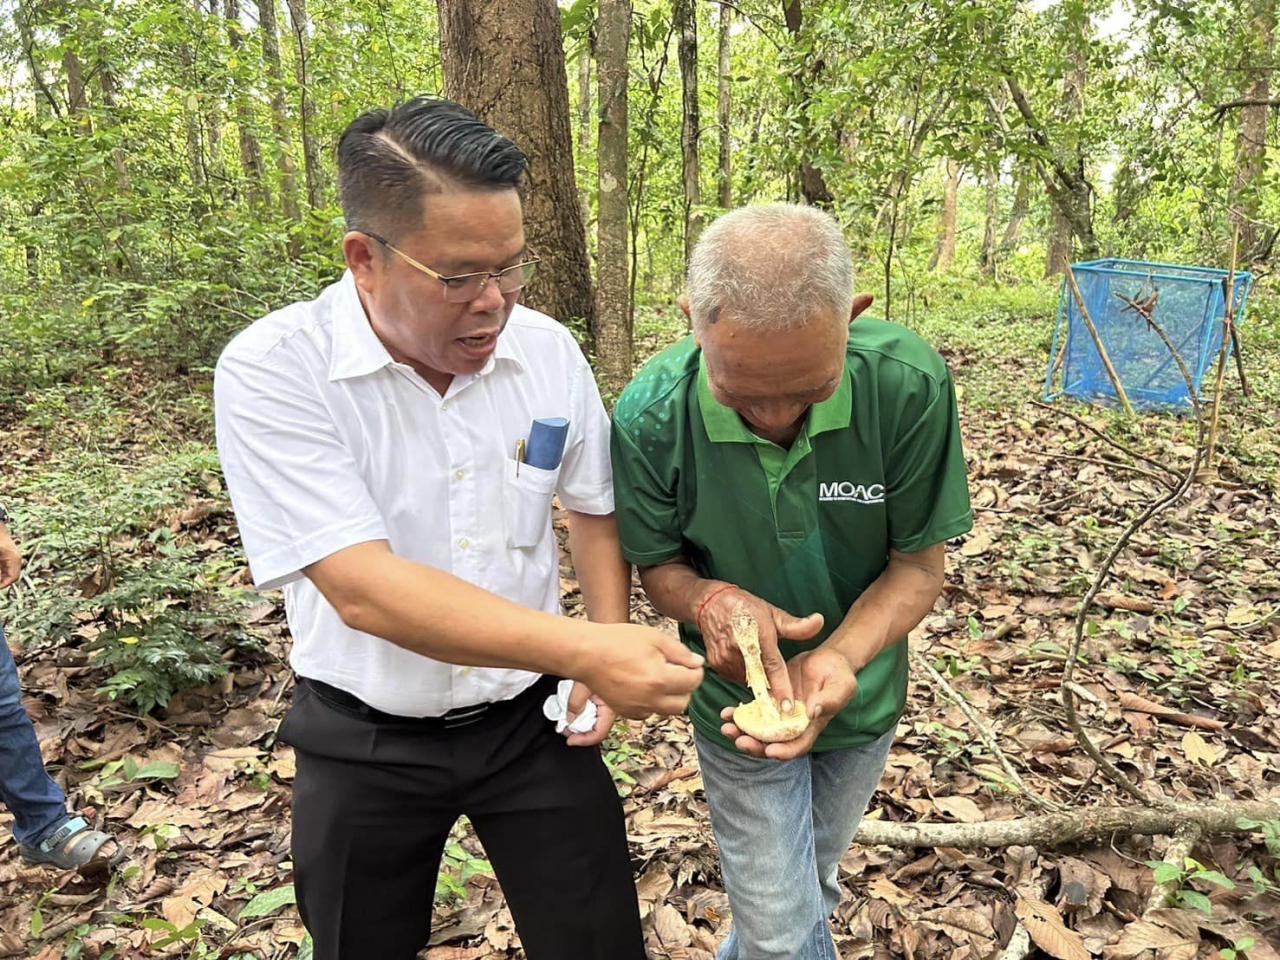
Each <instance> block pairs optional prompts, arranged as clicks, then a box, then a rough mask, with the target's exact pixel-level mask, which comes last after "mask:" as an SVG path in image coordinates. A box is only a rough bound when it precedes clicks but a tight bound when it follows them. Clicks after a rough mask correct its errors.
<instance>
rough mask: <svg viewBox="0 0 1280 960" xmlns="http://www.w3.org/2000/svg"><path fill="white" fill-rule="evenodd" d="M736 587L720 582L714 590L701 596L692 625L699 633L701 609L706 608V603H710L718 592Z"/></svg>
mask: <svg viewBox="0 0 1280 960" xmlns="http://www.w3.org/2000/svg"><path fill="white" fill-rule="evenodd" d="M737 589H738V588H737V587H736V586H734V585H733V584H732V583H722V584H720V586H718V587H716V588H715V589H714V590H712V591H711V592H710V593H708V594H707V595H706V597H705V598H703V601H702V602H701V603H700V604H698V610H697V612H696V613H695V614H694V615H693V625H694V626H695V627H697V628H698V632H699V633H701V632H702V611H703V610H705V609H706V608H707V604H708V603H710V602H711V601H712V600H714V599H715V598H716V597H718V596H719V595H720V594H722V593H724V592H725V591H726V590H737Z"/></svg>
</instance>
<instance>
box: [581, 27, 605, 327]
mask: <svg viewBox="0 0 1280 960" xmlns="http://www.w3.org/2000/svg"><path fill="white" fill-rule="evenodd" d="M599 29H600V21H599V17H598V16H597V18H596V28H595V31H593V35H592V36H591V37H588V39H587V47H586V49H584V50H583V51H582V53H581V54H580V55H579V57H578V163H579V164H580V165H585V164H586V162H587V157H589V156H590V155H591V112H592V111H591V58H592V57H598V56H599V55H600V51H599V49H598V47H597V44H596V40H595V36H594V34H595V32H597V31H599ZM596 163H597V165H598V164H599V157H597V158H596ZM577 179H578V202H579V203H581V204H582V223H583V226H584V228H585V227H589V226H590V224H591V190H590V188H589V187H588V184H587V181H588V179H589V176H588V172H587V171H586V169H585V168H584V169H582V170H579V171H578V178H577ZM597 256H598V254H597ZM597 303H599V298H597Z"/></svg>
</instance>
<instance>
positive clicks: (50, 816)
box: [0, 627, 67, 847]
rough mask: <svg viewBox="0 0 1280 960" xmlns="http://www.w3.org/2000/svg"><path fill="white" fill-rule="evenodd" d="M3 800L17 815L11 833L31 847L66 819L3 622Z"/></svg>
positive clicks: (0, 772) (0, 680)
mask: <svg viewBox="0 0 1280 960" xmlns="http://www.w3.org/2000/svg"><path fill="white" fill-rule="evenodd" d="M0 801H3V802H4V805H5V806H6V807H8V808H9V812H10V813H12V814H13V816H14V822H13V835H14V836H15V837H17V839H18V843H20V844H23V845H24V846H28V847H33V846H36V845H37V844H39V843H40V841H41V840H43V839H44V838H45V837H46V836H47V835H48V834H50V833H52V832H53V831H54V830H56V829H57V828H58V827H60V826H61V825H62V824H63V822H64V821H65V820H66V819H67V798H66V796H65V795H64V794H63V792H62V790H61V788H60V787H59V786H58V785H57V784H56V783H54V782H53V780H51V779H50V778H49V775H48V774H47V773H45V770H44V760H43V759H42V758H41V756H40V744H39V743H37V742H36V731H35V727H33V726H32V725H31V718H30V717H29V716H27V711H26V709H25V708H24V707H23V706H22V691H21V690H20V689H19V687H18V668H17V666H16V665H15V664H14V662H13V654H11V653H10V652H9V645H8V644H7V643H5V639H4V627H0Z"/></svg>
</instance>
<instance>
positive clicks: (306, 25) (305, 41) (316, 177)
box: [285, 0, 326, 209]
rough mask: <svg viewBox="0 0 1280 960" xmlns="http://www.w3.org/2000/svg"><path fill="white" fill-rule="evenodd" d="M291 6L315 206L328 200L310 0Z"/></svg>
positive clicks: (291, 1) (306, 166) (291, 0)
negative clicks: (315, 91)
mask: <svg viewBox="0 0 1280 960" xmlns="http://www.w3.org/2000/svg"><path fill="white" fill-rule="evenodd" d="M285 2H286V3H287V4H288V5H289V23H290V24H291V25H292V27H293V42H294V45H295V48H296V49H295V51H294V63H295V69H296V71H297V78H298V90H299V96H300V98H301V107H302V109H301V112H300V114H299V116H300V117H301V119H302V165H303V174H304V176H305V178H306V184H307V205H308V206H310V207H312V208H313V209H314V208H316V207H321V206H323V205H324V202H325V193H326V183H325V173H324V162H323V160H321V157H320V146H319V140H318V136H319V134H318V131H317V130H316V100H315V97H314V96H313V95H312V92H311V24H310V21H309V20H308V17H307V0H285Z"/></svg>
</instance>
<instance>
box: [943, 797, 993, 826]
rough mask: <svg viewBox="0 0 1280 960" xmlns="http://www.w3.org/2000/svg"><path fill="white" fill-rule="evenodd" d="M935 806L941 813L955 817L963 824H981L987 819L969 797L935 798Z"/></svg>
mask: <svg viewBox="0 0 1280 960" xmlns="http://www.w3.org/2000/svg"><path fill="white" fill-rule="evenodd" d="M933 805H934V806H935V807H937V808H938V811H939V812H940V813H945V814H947V815H948V816H952V817H955V818H956V819H957V820H959V821H960V822H961V823H980V822H981V821H983V820H985V819H986V817H984V816H983V814H982V810H981V809H980V808H979V807H978V805H977V804H976V803H974V802H973V801H972V800H970V799H969V798H968V797H935V798H934V800H933Z"/></svg>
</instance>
